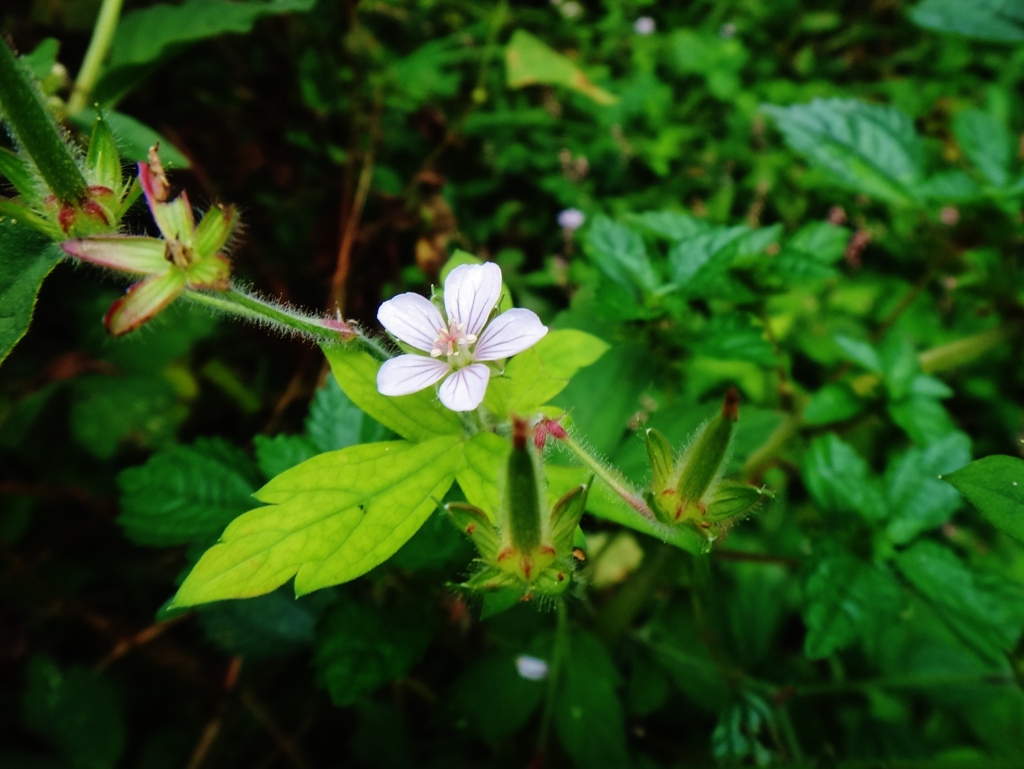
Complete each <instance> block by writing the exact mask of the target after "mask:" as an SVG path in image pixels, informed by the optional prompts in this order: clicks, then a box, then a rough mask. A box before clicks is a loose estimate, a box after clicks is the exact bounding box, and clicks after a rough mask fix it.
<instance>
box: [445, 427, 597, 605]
mask: <svg viewBox="0 0 1024 769" xmlns="http://www.w3.org/2000/svg"><path fill="white" fill-rule="evenodd" d="M532 433H533V430H532V429H531V427H530V425H529V424H528V423H527V422H525V421H523V420H520V419H518V418H513V423H512V451H511V453H510V454H509V459H508V464H507V465H506V466H505V467H504V468H503V472H502V476H503V477H502V480H501V484H502V501H501V509H499V510H496V511H491V512H493V513H494V515H493V516H492V515H490V514H488V511H484V510H481V509H480V508H478V507H474V506H473V505H467V504H455V503H453V504H449V505H448V506H447V508H446V510H447V512H448V515H449V517H450V518H451V521H452V523H454V524H455V526H457V527H458V528H459V530H461V531H462V532H463V533H465V534H467V535H468V536H469V537H470V539H472V540H473V544H474V545H476V548H477V551H478V552H479V558H478V559H477V560H478V562H479V564H480V569H479V571H478V572H477V573H476V574H475V575H474V576H473V577H472V578H470V579H469V580H468V581H467V582H465V583H464V584H463V585H462V587H464V588H467V589H470V590H480V591H489V590H500V589H512V590H516V591H519V592H520V593H521V595H522V598H523V600H528V599H529V598H531V597H533V596H534V595H540V596H556V595H561V594H562V593H564V592H565V591H566V590H567V589H568V588H569V586H570V584H571V583H572V577H573V572H574V569H575V566H576V563H577V561H578V559H579V558H580V557H581V553H582V551H581V550H580V549H579V548H577V547H575V544H576V532H577V527H578V525H579V522H580V518H581V517H582V516H583V510H584V507H585V506H586V497H587V486H586V485H580V486H577V487H576V488H574V489H572V490H571V491H570V492H569V493H568V494H566V495H565V496H564V497H562V498H561V499H560V500H558V502H556V503H555V504H554V506H552V507H551V508H550V510H549V509H548V505H547V489H546V485H545V483H544V476H543V474H542V472H541V467H540V458H539V456H538V452H537V449H536V446H535V440H534V436H533V435H532Z"/></svg>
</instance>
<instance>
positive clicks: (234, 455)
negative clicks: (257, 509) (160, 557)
mask: <svg viewBox="0 0 1024 769" xmlns="http://www.w3.org/2000/svg"><path fill="white" fill-rule="evenodd" d="M117 483H118V486H120V488H121V515H119V516H118V519H117V522H118V524H120V526H121V528H123V529H124V532H125V534H127V535H128V537H129V538H130V539H131V540H132V541H133V542H136V543H138V544H140V545H152V546H157V547H169V546H171V545H186V544H192V543H200V544H207V543H209V542H211V541H213V540H215V539H216V538H217V536H218V535H219V534H220V533H221V532H222V531H223V530H224V527H225V526H227V525H228V524H229V523H231V521H233V520H234V519H235V518H237V517H238V516H239V515H241V514H242V513H244V512H245V511H246V510H248V509H250V508H251V507H252V494H253V492H255V491H256V489H257V487H258V485H259V478H258V477H257V474H256V472H255V468H254V467H253V466H252V461H251V460H250V459H249V458H248V457H247V456H246V455H245V453H244V452H243V451H242V450H241V449H238V448H237V447H235V446H232V445H231V444H230V443H228V442H227V441H224V440H222V439H220V438H200V439H199V440H197V441H196V442H195V443H193V444H192V445H190V446H174V447H172V448H169V449H167V450H165V451H161V452H158V453H156V454H154V455H153V456H152V457H150V458H149V460H148V461H147V462H146V464H144V465H142V466H140V467H131V468H128V469H127V470H124V471H122V472H121V474H120V475H118V477H117Z"/></svg>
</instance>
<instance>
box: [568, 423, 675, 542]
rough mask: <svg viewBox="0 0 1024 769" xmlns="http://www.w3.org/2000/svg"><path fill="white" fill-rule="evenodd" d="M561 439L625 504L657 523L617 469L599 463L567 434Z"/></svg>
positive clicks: (655, 518) (650, 511)
mask: <svg viewBox="0 0 1024 769" xmlns="http://www.w3.org/2000/svg"><path fill="white" fill-rule="evenodd" d="M561 441H562V443H564V444H565V446H566V447H567V448H568V449H569V450H571V451H572V452H573V453H574V454H575V455H576V456H577V457H579V459H580V461H581V462H583V464H585V465H586V466H587V467H589V468H590V469H591V470H592V471H593V472H594V475H596V476H597V477H598V478H600V479H601V480H602V481H604V482H605V483H607V484H608V487H609V488H610V489H611V490H612V491H614V492H615V493H616V494H618V495H619V496H620V497H622V499H623V501H624V502H625V503H626V504H627V505H629V506H630V507H631V508H633V509H634V510H636V511H637V512H638V513H640V515H642V516H643V517H644V518H646V519H647V520H648V521H650V522H651V523H658V519H657V517H656V516H655V515H654V513H653V511H652V510H651V508H650V507H648V506H647V503H646V502H644V500H643V498H642V497H640V496H639V495H638V494H636V493H635V492H634V491H633V486H632V484H630V482H629V481H627V480H626V479H625V478H623V477H622V475H621V474H620V473H619V472H618V471H616V470H614V469H612V468H610V467H605V466H604V465H603V464H601V462H599V461H598V459H597V458H596V457H593V456H591V455H590V453H589V452H588V451H587V450H586V449H584V448H583V447H582V446H580V444H578V443H577V442H576V441H575V440H573V438H572V436H569V435H567V436H566V437H565V438H562V439H561Z"/></svg>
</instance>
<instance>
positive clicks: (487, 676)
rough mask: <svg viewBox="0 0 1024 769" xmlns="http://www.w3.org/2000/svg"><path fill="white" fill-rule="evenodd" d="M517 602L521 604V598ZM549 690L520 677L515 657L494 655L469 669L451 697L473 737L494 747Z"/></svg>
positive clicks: (506, 736)
mask: <svg viewBox="0 0 1024 769" xmlns="http://www.w3.org/2000/svg"><path fill="white" fill-rule="evenodd" d="M515 600H516V601H517V602H518V600H519V595H518V594H516V596H515ZM546 690H547V683H546V682H544V681H531V680H529V679H527V678H523V677H522V676H520V675H519V673H518V671H517V670H516V661H515V657H514V656H513V655H512V654H509V653H507V652H505V653H501V652H492V653H491V654H488V655H487V656H484V657H481V658H479V659H477V660H476V661H475V662H473V663H472V664H471V665H470V666H469V667H468V668H466V670H465V672H463V673H462V675H460V676H459V678H458V680H457V681H456V682H455V684H454V685H453V686H452V689H451V691H450V696H451V702H452V705H453V706H454V708H455V711H456V713H458V714H459V716H460V717H461V718H464V719H465V720H466V721H467V722H468V723H469V729H470V731H471V733H472V734H473V736H475V737H480V738H481V739H483V740H485V741H486V742H489V743H491V744H492V745H494V744H496V743H499V742H501V741H502V740H504V739H506V738H508V737H511V736H512V735H513V734H515V733H516V732H517V731H518V730H519V729H520V728H521V727H522V726H523V725H524V724H525V723H526V721H527V720H528V719H529V718H530V716H531V715H532V714H533V712H534V711H535V710H536V709H537V706H538V705H540V702H541V699H542V698H543V696H544V692H545V691H546ZM495 692H501V696H500V697H495V696H494V694H495Z"/></svg>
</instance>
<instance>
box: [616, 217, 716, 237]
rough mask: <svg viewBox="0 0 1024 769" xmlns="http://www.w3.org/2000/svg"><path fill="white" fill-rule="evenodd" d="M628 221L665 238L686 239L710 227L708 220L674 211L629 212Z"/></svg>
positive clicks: (704, 231) (702, 232)
mask: <svg viewBox="0 0 1024 769" xmlns="http://www.w3.org/2000/svg"><path fill="white" fill-rule="evenodd" d="M629 222H630V224H637V225H639V226H640V227H642V228H643V229H645V230H647V231H649V232H651V233H653V234H655V235H658V236H659V237H662V238H665V239H666V240H688V239H689V238H694V237H696V236H698V235H703V234H704V233H706V232H707V231H708V230H709V229H711V225H710V224H708V222H706V221H704V220H702V219H697V218H695V217H693V216H690V215H689V214H681V213H677V212H675V211H644V212H643V213H639V214H630V215H629Z"/></svg>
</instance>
